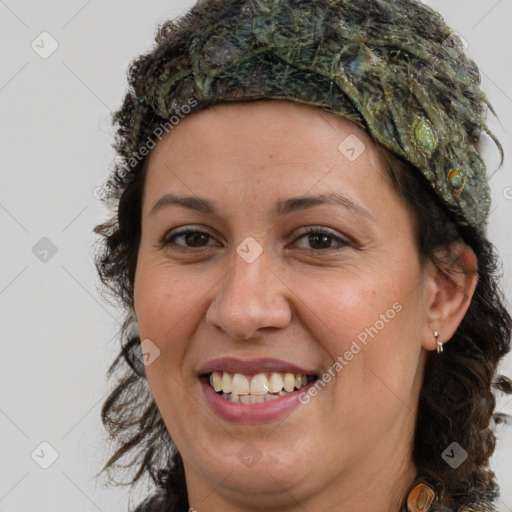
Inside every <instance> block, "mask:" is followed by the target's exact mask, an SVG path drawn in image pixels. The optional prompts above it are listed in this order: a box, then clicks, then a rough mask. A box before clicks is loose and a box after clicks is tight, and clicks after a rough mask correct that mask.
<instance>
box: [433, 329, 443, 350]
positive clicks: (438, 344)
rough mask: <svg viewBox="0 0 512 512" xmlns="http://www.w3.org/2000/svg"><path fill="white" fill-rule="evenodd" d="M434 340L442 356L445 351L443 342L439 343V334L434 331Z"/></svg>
mask: <svg viewBox="0 0 512 512" xmlns="http://www.w3.org/2000/svg"><path fill="white" fill-rule="evenodd" d="M434 338H435V339H436V341H437V353H438V354H440V353H441V352H442V351H443V342H442V341H439V340H438V338H439V333H438V332H437V331H434Z"/></svg>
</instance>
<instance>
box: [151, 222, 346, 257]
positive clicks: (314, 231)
mask: <svg viewBox="0 0 512 512" xmlns="http://www.w3.org/2000/svg"><path fill="white" fill-rule="evenodd" d="M194 233H198V234H202V235H206V236H208V237H210V238H213V237H212V236H211V235H210V234H209V233H207V232H205V231H201V230H198V229H190V228H189V229H184V230H183V231H178V232H176V233H174V234H173V235H172V236H166V237H165V238H164V239H163V240H162V242H161V244H160V248H162V249H163V248H165V247H167V246H169V245H171V244H172V242H171V240H173V239H175V238H177V237H180V236H184V235H190V234H194ZM311 234H317V235H325V236H327V237H329V238H331V239H333V240H337V241H338V242H339V245H340V247H338V248H336V247H327V248H325V249H304V250H310V251H321V252H326V251H332V250H334V251H339V250H341V249H343V248H344V247H348V246H351V245H352V244H351V243H350V242H349V241H348V240H345V239H344V238H341V237H339V236H336V235H334V234H333V233H332V232H331V231H329V230H327V229H325V228H317V227H309V228H308V229H307V230H306V231H304V232H303V233H301V234H300V236H299V237H297V238H296V240H300V239H301V238H304V237H307V236H308V235H311ZM178 247H180V249H178V250H189V249H190V250H194V249H205V248H207V247H208V246H203V247H198V248H194V247H189V246H178Z"/></svg>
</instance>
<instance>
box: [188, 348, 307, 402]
mask: <svg viewBox="0 0 512 512" xmlns="http://www.w3.org/2000/svg"><path fill="white" fill-rule="evenodd" d="M214 371H226V372H231V373H242V374H244V375H256V374H257V373H272V372H283V373H287V372H289V373H300V374H302V375H316V373H315V372H314V371H312V370H307V369H305V368H302V367H300V366H297V365H296V364H293V363H289V362H287V361H282V360H280V359H271V358H268V357H266V358H259V359H247V360H243V359H236V358H234V357H220V358H218V359H212V360H211V361H208V362H207V363H205V364H203V365H202V366H201V367H200V368H199V370H198V376H203V375H205V374H207V373H211V372H214ZM254 405H256V404H254Z"/></svg>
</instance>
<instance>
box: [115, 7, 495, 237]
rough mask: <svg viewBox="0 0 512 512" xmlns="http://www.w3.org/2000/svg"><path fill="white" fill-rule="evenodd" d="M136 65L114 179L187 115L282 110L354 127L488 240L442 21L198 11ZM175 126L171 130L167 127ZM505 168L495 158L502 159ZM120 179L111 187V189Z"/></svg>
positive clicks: (463, 63) (343, 11)
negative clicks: (230, 108) (285, 105)
mask: <svg viewBox="0 0 512 512" xmlns="http://www.w3.org/2000/svg"><path fill="white" fill-rule="evenodd" d="M156 43H157V44H156V46H155V48H154V49H153V50H152V51H151V52H149V53H147V54H145V55H143V56H141V57H140V58H139V59H138V60H136V61H134V63H133V64H132V66H131V69H130V73H129V81H130V90H129V92H128V93H127V95H126V98H125V102H124V105H123V108H122V109H121V110H120V111H119V112H118V113H116V114H115V116H114V119H115V121H117V122H118V123H119V126H120V127H119V130H118V140H117V146H116V148H117V150H118V152H119V154H120V155H121V156H122V157H123V160H122V161H121V162H118V163H117V169H116V170H115V174H116V175H117V177H119V175H120V174H121V175H124V176H127V175H129V174H133V172H134V171H135V170H136V169H139V168H140V165H139V164H141V163H142V158H141V148H144V147H145V146H146V152H147V148H148V147H149V148H151V147H154V145H155V144H154V143H153V146H150V145H149V141H151V140H154V139H155V136H156V137H158V138H160V135H161V132H162V129H159V128H158V127H159V126H160V127H164V128H165V131H169V127H170V128H171V129H172V128H173V127H174V126H175V124H176V123H177V122H179V119H180V118H183V117H184V115H186V114H188V113H189V112H191V111H197V110H199V109H201V108H204V107H207V106H209V105H213V104H218V103H228V102H233V101H249V100H257V99H281V100H288V101H294V102H298V103H301V104H306V105H311V106H316V107H319V108H322V109H324V110H326V111H328V112H331V113H333V114H336V115H338V116H340V117H342V118H345V119H349V120H351V121H353V122H355V123H356V124H357V125H358V126H360V127H361V128H363V129H364V130H366V131H367V132H368V133H369V134H370V135H371V137H373V139H374V140H376V141H378V142H379V143H380V144H381V145H382V146H384V147H385V148H386V149H388V150H390V151H391V152H392V153H394V154H396V155H399V156H401V157H403V158H404V159H405V160H407V161H408V162H410V163H411V164H413V165H414V166H415V167H416V168H417V169H419V170H420V171H421V173H422V174H423V175H424V176H425V177H426V179H427V180H428V182H429V183H430V184H431V185H432V187H433V189H434V190H435V191H436V193H437V195H438V196H439V197H440V198H441V199H442V200H443V202H444V204H446V206H447V207H448V208H449V209H450V210H451V211H453V212H454V213H455V218H456V219H457V221H458V222H459V223H460V224H462V225H469V226H473V227H475V228H476V229H477V230H478V231H480V232H481V233H485V231H486V223H487V217H488V213H489V208H490V189H489V186H488V183H487V179H486V174H485V171H486V169H485V164H484V162H483V160H482V158H481V157H480V154H479V151H478V150H477V142H478V141H479V139H480V136H481V134H482V132H485V133H487V134H488V135H489V136H490V137H491V138H492V139H493V140H494V141H495V142H496V143H497V145H498V147H499V148H500V151H501V146H500V144H499V142H498V141H497V140H496V138H495V137H494V135H493V134H492V133H491V132H490V131H489V130H488V128H487V127H486V125H485V123H484V119H483V117H484V113H485V106H487V107H488V108H489V109H490V110H491V112H493V113H494V111H493V109H492V107H491V105H490V104H489V102H488V100H487V98H486V96H485V94H484V93H483V92H482V91H481V90H480V88H479V84H480V74H479V71H478V68H477V66H476V65H475V64H474V62H473V61H472V60H470V59H469V58H468V57H467V56H466V55H465V54H464V52H463V44H462V41H461V39H460V38H459V37H458V35H457V34H454V33H452V31H451V30H450V28H449V27H448V26H446V24H445V23H444V21H443V19H442V17H441V16H440V15H439V14H438V13H437V12H435V11H433V10H432V9H431V8H429V7H427V6H425V5H423V4H421V3H419V2H417V1H416V0H200V1H198V2H197V4H196V5H195V6H194V7H193V8H192V9H191V10H190V11H189V12H188V13H187V14H185V15H184V16H182V17H181V18H178V19H176V20H174V21H169V22H167V23H165V24H164V25H162V27H160V30H159V32H158V34H157V36H156ZM169 121H171V122H169ZM502 158H503V154H502ZM114 181H119V179H114V178H113V177H112V178H111V179H110V182H111V183H114Z"/></svg>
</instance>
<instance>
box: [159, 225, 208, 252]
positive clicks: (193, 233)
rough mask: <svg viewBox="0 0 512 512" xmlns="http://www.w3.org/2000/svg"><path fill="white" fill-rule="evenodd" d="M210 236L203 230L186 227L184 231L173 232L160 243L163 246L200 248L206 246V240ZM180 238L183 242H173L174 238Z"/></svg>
mask: <svg viewBox="0 0 512 512" xmlns="http://www.w3.org/2000/svg"><path fill="white" fill-rule="evenodd" d="M210 238H212V236H211V235H209V234H208V233H205V232H204V231H199V230H194V229H188V230H186V231H181V232H178V233H175V234H173V235H172V236H168V237H167V238H166V239H165V240H164V241H163V243H162V245H163V246H167V245H177V246H179V247H185V248H191V249H192V248H201V247H207V246H208V240H209V239H210ZM178 239H182V240H183V241H184V244H183V243H175V241H176V240H178Z"/></svg>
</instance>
